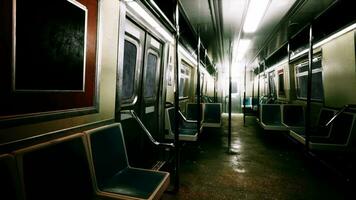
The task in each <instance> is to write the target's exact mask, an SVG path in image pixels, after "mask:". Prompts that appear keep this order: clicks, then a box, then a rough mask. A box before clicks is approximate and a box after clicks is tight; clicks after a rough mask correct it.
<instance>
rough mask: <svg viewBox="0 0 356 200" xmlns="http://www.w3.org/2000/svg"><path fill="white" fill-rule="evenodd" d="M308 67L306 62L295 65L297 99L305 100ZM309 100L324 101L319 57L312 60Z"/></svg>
mask: <svg viewBox="0 0 356 200" xmlns="http://www.w3.org/2000/svg"><path fill="white" fill-rule="evenodd" d="M308 66H309V62H308V61H304V62H301V63H299V64H297V65H295V77H296V87H297V97H298V98H299V99H306V98H307V85H308ZM311 99H312V100H316V101H323V100H324V90H323V80H322V65H321V56H319V57H316V58H314V59H313V68H312V91H311Z"/></svg>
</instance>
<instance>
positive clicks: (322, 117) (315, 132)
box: [290, 108, 336, 138]
mask: <svg viewBox="0 0 356 200" xmlns="http://www.w3.org/2000/svg"><path fill="white" fill-rule="evenodd" d="M335 113H336V110H334V109H329V108H321V110H320V112H319V116H318V120H317V124H316V127H313V128H312V129H311V130H310V136H311V137H315V138H319V137H320V138H329V137H330V130H331V127H332V126H333V125H330V126H329V127H325V124H326V123H327V122H328V121H329V120H330V119H331V118H332V117H333V116H334V114H335ZM290 132H292V133H294V134H298V135H300V136H302V137H304V136H305V128H295V127H292V128H291V129H290Z"/></svg>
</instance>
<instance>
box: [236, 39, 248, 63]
mask: <svg viewBox="0 0 356 200" xmlns="http://www.w3.org/2000/svg"><path fill="white" fill-rule="evenodd" d="M250 44H251V40H248V39H241V40H240V41H239V44H238V46H237V52H236V53H237V60H241V59H242V58H243V57H244V56H245V53H246V52H247V50H248V48H249V47H250Z"/></svg>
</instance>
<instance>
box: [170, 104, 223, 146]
mask: <svg viewBox="0 0 356 200" xmlns="http://www.w3.org/2000/svg"><path fill="white" fill-rule="evenodd" d="M200 106H201V111H202V112H201V116H202V123H201V127H199V132H198V128H197V119H198V104H196V103H187V107H186V117H185V116H184V115H183V113H182V112H181V111H179V112H178V113H179V122H180V123H179V127H178V129H179V140H181V141H197V140H198V135H199V134H200V133H201V132H202V129H203V127H220V126H221V104H220V103H204V104H200ZM165 116H166V119H165V128H166V133H167V134H166V139H173V138H174V132H175V131H174V130H175V126H176V123H175V110H174V107H169V108H166V115H165Z"/></svg>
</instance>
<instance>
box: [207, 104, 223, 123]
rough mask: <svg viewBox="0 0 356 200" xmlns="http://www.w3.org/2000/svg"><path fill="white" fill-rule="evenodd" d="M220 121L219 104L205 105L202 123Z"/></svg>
mask: <svg viewBox="0 0 356 200" xmlns="http://www.w3.org/2000/svg"><path fill="white" fill-rule="evenodd" d="M220 120H221V104H220V103H206V104H204V121H206V122H216V123H220Z"/></svg>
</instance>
